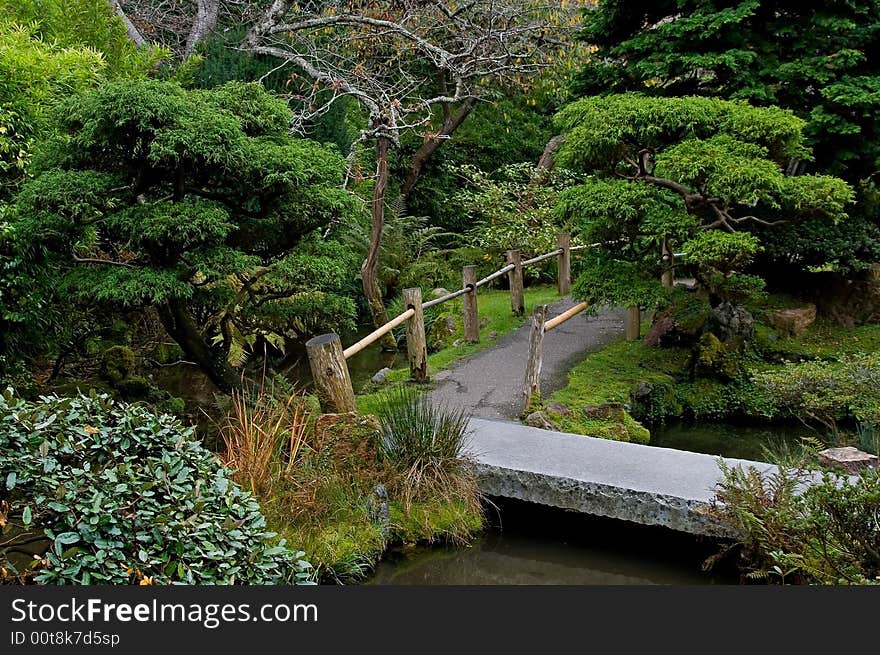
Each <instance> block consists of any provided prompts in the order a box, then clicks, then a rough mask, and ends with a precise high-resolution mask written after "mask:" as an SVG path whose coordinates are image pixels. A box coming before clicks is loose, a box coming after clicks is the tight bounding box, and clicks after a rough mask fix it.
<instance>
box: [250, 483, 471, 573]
mask: <svg viewBox="0 0 880 655" xmlns="http://www.w3.org/2000/svg"><path fill="white" fill-rule="evenodd" d="M333 484H334V485H337V484H339V482H334V483H333ZM361 491H365V490H355V489H352V488H350V487H337V488H335V489H332V490H331V489H325V490H324V492H323V493H322V494H321V495H322V496H323V497H325V498H327V497H331V496H335V499H334V501H333V504H332V506H331V507H330V509H329V511H326V512H322V513H320V514H315V513H310V514H308V515H304V514H300V515H296V516H294V517H291V516H290V514H289V512H287V511H283V507H282V508H281V509H282V511H279V504H278V503H272V504H271V506H270V508H269V509H266V508H265V507H264V512H265V513H266V514H267V520H268V521H269V524H270V527H271V528H272V529H273V530H275V531H276V532H278V533H279V534H280V535H281V536H283V537H284V538H285V539H287V540H288V542H289V543H293V544H296V545H297V548H300V549H302V550H304V551H305V552H306V553H308V557H309V562H311V563H312V565H313V566H315V568H316V570H317V571H318V574H319V575H320V576H321V577H322V578H323V579H326V580H336V581H340V582H357V581H359V580H361V579H363V578H364V577H365V576H367V575H368V574H369V573H370V571H372V569H373V568H374V567H375V566H376V564H377V563H378V562H379V560H380V559H381V558H382V555H383V554H384V553H385V552H386V551H387V550H388V549H389V548H392V547H396V546H401V545H409V544H417V543H434V542H438V541H440V542H446V541H451V542H455V543H462V542H465V541H467V540H468V539H469V538H470V537H471V536H472V535H474V534H476V533H478V532H479V531H480V530H482V528H483V517H482V515H480V514H479V513H476V512H473V511H472V510H470V509H468V507H467V506H466V505H465V503H462V502H458V501H451V502H445V501H439V500H438V501H436V502H433V503H413V505H412V507H411V508H410V511H409V512H405V511H404V510H403V508H402V507H401V506H400V504H398V503H395V502H391V503H389V512H390V515H391V526H390V528H391V530H390V533H389V534H387V535H386V534H383V529H382V526H381V525H379V524H378V523H375V522H373V521H372V520H371V519H370V516H369V511H368V510H367V507H368V505H367V503H366V501H365V500H364V496H363V495H361ZM263 505H264V506H265V505H266V503H263Z"/></svg>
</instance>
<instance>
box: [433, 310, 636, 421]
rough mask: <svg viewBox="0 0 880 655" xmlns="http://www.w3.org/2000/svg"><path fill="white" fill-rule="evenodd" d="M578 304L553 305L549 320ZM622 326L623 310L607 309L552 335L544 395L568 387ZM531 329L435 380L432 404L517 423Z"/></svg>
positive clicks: (508, 337)
mask: <svg viewBox="0 0 880 655" xmlns="http://www.w3.org/2000/svg"><path fill="white" fill-rule="evenodd" d="M573 304H574V303H573V302H572V301H571V300H570V299H568V298H564V299H562V300H560V301H558V302H555V303H553V304H552V305H551V306H550V308H549V310H548V314H547V318H551V317H553V316H558V315H559V314H561V313H562V312H564V311H565V310H566V309H568V308H569V307H571V306H572V305H573ZM623 325H624V310H608V311H603V312H600V313H599V314H598V315H597V316H585V315H584V314H579V315H577V316H575V317H574V318H572V319H570V320H568V321H566V322H565V323H563V324H562V325H560V326H559V327H558V328H556V329H554V330H551V331H550V332H548V333H547V334H546V336H545V337H544V364H543V367H542V369H541V393H542V394H543V395H544V396H545V397H546V396H548V395H549V394H551V393H553V392H554V391H556V390H557V389H560V388H562V387H563V386H565V384H566V382H567V380H568V372H569V371H570V370H571V368H572V367H573V366H574V365H575V364H577V363H578V362H580V361H581V360H582V359H583V358H584V355H586V354H587V353H590V352H594V351H596V350H599V349H600V348H601V347H602V346H604V345H606V344H608V343H611V342H613V341H617V340H619V339H621V338H623ZM530 329H531V321H527V322H526V324H525V325H524V326H523V327H521V328H519V329H518V330H515V331H514V332H511V333H509V334H507V335H505V336H504V337H502V338H501V339H499V341H498V343H497V344H495V345H494V346H492V347H491V348H486V349H485V350H481V351H480V352H478V353H476V354H474V355H471V356H470V357H467V358H465V359H462V360H459V361H458V362H455V363H454V364H453V365H452V366H451V367H450V368H449V369H447V370H445V371H441V372H440V373H437V374H436V375H434V376H433V380H434V382H435V383H436V386H435V388H434V389H432V390H431V391H430V393H429V395H430V398H431V400H432V401H434V402H435V403H441V404H444V405H446V406H447V407H450V408H456V409H463V410H465V411H467V412H469V413H471V414H473V416H477V417H482V418H495V419H513V418H516V415H517V414H518V413H519V411H520V407H519V403H520V391H521V388H522V383H523V376H524V375H525V367H526V358H527V356H528V349H529V330H530Z"/></svg>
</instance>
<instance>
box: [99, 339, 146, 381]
mask: <svg viewBox="0 0 880 655" xmlns="http://www.w3.org/2000/svg"><path fill="white" fill-rule="evenodd" d="M136 366H137V358H136V357H135V354H134V350H132V349H131V348H129V347H128V346H113V347H111V348H108V349H107V350H105V351H104V354H103V355H102V357H101V376H102V377H103V378H104V379H105V380H107V381H108V382H110V383H111V384H114V385H116V384H118V383H119V382H121V381H122V380H124V379H125V378H127V377H129V376H130V375H131V374H132V373H134V370H135V367H136Z"/></svg>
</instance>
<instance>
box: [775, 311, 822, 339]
mask: <svg viewBox="0 0 880 655" xmlns="http://www.w3.org/2000/svg"><path fill="white" fill-rule="evenodd" d="M767 320H768V321H770V325H772V326H773V327H774V328H776V329H777V330H778V331H779V332H782V333H783V334H787V335H790V336H793V337H799V336H801V335H802V334H803V333H804V332H806V331H807V329H809V327H810V326H811V325H812V324H813V323H815V322H816V305H813V304H809V305H806V306H804V307H798V308H797V309H774V310H770V311H768V312H767Z"/></svg>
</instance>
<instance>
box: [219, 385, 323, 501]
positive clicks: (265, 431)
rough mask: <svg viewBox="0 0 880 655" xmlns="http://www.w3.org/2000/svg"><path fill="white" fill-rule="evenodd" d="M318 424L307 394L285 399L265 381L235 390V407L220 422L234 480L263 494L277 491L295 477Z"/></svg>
mask: <svg viewBox="0 0 880 655" xmlns="http://www.w3.org/2000/svg"><path fill="white" fill-rule="evenodd" d="M311 423H312V414H311V412H310V411H309V409H308V407H307V405H306V402H305V399H304V396H303V394H301V393H292V394H289V395H288V396H287V398H286V399H279V398H278V397H276V396H275V395H274V394H273V393H272V392H271V391H270V390H268V389H267V387H266V385H265V384H261V385H260V386H258V387H254V388H247V387H243V388H241V389H238V390H235V391H233V392H232V398H231V403H230V409H229V411H228V412H227V414H226V418H225V420H224V421H223V422H222V423H220V424H219V426H218V427H219V432H220V437H221V438H222V440H223V444H224V447H225V452H224V454H223V462H224V464H226V465H227V466H228V467H229V468H231V469H233V471H234V473H233V479H234V480H235V481H236V482H238V483H239V484H241V485H243V486H245V487H247V488H249V489H250V490H251V492H252V493H254V494H255V495H256V496H257V497H258V498H266V497H269V496H271V495H272V493H273V491H276V490H277V489H278V488H279V486H281V485H284V484H285V482H286V481H289V480H291V478H292V474H293V469H294V467H295V466H296V464H297V462H298V460H299V458H300V455H301V454H302V452H303V451H304V450H305V449H307V448H308V444H307V439H308V435H309V431H310V426H311Z"/></svg>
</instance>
